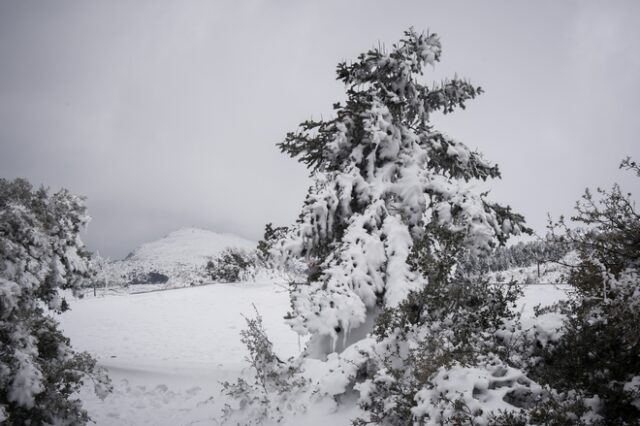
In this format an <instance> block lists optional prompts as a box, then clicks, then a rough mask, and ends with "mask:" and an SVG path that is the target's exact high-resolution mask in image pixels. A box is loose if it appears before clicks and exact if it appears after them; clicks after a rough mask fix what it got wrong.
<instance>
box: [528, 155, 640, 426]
mask: <svg viewBox="0 0 640 426" xmlns="http://www.w3.org/2000/svg"><path fill="white" fill-rule="evenodd" d="M621 167H625V168H627V169H630V170H631V171H633V172H635V173H637V174H638V176H640V169H638V166H637V164H636V163H634V162H632V161H631V160H629V159H627V160H625V161H623V163H622V165H621ZM598 194H599V195H600V197H599V199H595V198H594V196H593V195H592V193H591V192H590V191H589V190H587V191H586V192H585V194H584V195H583V197H582V199H581V200H580V201H578V203H576V212H577V213H576V215H575V216H573V217H572V218H571V220H572V221H573V222H574V223H576V224H577V226H575V227H571V226H569V225H568V224H567V223H566V222H565V220H564V219H562V218H561V219H560V221H559V222H558V223H556V224H554V226H553V227H552V228H553V229H554V231H556V232H559V235H556V238H557V240H558V241H559V242H561V243H567V244H570V245H571V246H572V247H575V248H576V250H577V252H578V256H579V263H578V265H576V266H575V267H574V268H572V270H571V273H570V275H569V282H570V284H572V285H573V286H574V287H575V289H576V290H577V291H576V294H575V296H574V297H573V298H572V299H571V300H570V301H568V302H567V303H563V304H559V305H557V306H556V307H555V309H556V310H558V311H560V312H563V313H564V314H566V316H567V319H566V321H565V324H564V327H563V334H562V338H561V339H560V340H558V341H556V342H552V343H551V344H549V345H546V346H544V347H541V348H539V350H538V351H536V352H535V353H534V358H533V360H534V361H535V362H533V363H532V366H531V367H530V368H531V375H532V377H535V378H537V379H538V380H539V381H540V382H542V383H547V384H549V385H550V386H552V387H554V388H556V389H558V390H561V391H570V390H572V391H575V392H578V393H579V394H580V395H582V396H583V397H584V398H587V397H596V398H597V399H598V400H599V404H598V405H597V407H595V409H594V410H595V411H596V413H597V414H598V415H600V416H601V420H600V423H601V424H606V425H635V424H637V422H638V419H640V215H639V214H638V212H637V211H636V210H635V205H634V203H633V201H632V199H631V195H630V194H625V193H623V192H622V191H621V189H620V187H619V186H618V185H614V187H613V188H612V189H611V190H610V191H605V190H602V189H598Z"/></svg>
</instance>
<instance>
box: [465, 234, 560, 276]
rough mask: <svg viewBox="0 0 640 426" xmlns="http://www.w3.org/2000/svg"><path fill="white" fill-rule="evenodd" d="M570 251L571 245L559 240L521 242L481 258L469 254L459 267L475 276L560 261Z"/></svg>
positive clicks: (498, 249) (500, 248)
mask: <svg viewBox="0 0 640 426" xmlns="http://www.w3.org/2000/svg"><path fill="white" fill-rule="evenodd" d="M569 251H571V245H570V244H568V243H567V242H563V241H558V240H536V241H528V242H519V243H517V244H514V245H512V246H509V247H499V248H497V249H496V250H495V251H494V252H493V253H491V254H490V255H483V256H479V255H472V254H469V253H467V254H465V255H463V256H462V257H461V259H460V263H459V266H458V267H459V268H460V270H462V271H464V272H466V273H471V274H475V275H477V274H486V273H490V272H500V271H507V270H509V269H514V268H526V267H529V266H534V265H538V266H539V265H540V264H543V263H545V262H550V261H558V260H560V259H562V258H563V257H564V256H565V255H566V254H567V253H568V252H569Z"/></svg>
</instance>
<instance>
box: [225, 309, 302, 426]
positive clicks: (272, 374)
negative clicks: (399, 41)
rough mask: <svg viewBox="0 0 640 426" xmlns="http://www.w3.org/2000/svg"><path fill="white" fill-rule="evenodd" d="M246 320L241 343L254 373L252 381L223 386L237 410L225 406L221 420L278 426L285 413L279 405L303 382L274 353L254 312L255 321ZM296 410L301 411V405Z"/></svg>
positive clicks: (260, 321)
mask: <svg viewBox="0 0 640 426" xmlns="http://www.w3.org/2000/svg"><path fill="white" fill-rule="evenodd" d="M254 308H255V306H254ZM245 320H246V321H247V328H246V329H244V330H242V331H241V332H240V336H241V339H240V340H241V341H242V343H244V344H245V345H246V347H247V349H248V352H249V354H248V356H247V361H248V362H249V365H250V366H251V369H252V370H253V371H252V377H253V379H249V381H247V380H245V379H244V378H242V377H241V378H238V379H237V381H236V382H235V383H229V382H224V383H223V384H222V386H223V392H224V393H225V394H226V395H227V396H230V397H232V398H233V399H236V400H237V401H238V404H239V410H238V409H236V408H234V407H231V406H230V405H229V404H227V405H226V406H225V408H224V416H223V420H225V421H227V420H229V419H233V420H235V421H236V422H237V423H238V424H244V425H254V424H263V423H265V422H273V423H278V422H280V421H281V420H282V418H283V414H284V411H283V410H281V409H280V404H281V403H282V402H283V401H284V400H286V398H287V397H289V396H290V395H291V393H292V392H294V391H295V390H297V389H299V388H302V387H303V386H304V385H305V383H304V379H302V378H301V377H300V376H299V374H298V373H299V371H298V370H297V368H296V366H295V364H294V363H285V362H283V361H282V360H280V359H279V358H278V356H277V355H276V354H275V353H274V351H273V343H271V341H270V340H269V338H268V337H267V334H266V332H265V330H264V326H263V324H262V317H261V316H260V313H259V312H258V311H257V309H256V317H255V318H246V317H245ZM296 376H297V377H296ZM299 409H300V410H302V409H303V407H302V405H301V406H300V407H299ZM289 410H293V407H289ZM238 411H241V412H242V419H241V420H240V419H238V418H235V417H234V416H235V415H236V414H237V413H238Z"/></svg>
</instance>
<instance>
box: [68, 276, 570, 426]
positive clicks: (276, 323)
mask: <svg viewBox="0 0 640 426" xmlns="http://www.w3.org/2000/svg"><path fill="white" fill-rule="evenodd" d="M565 290H566V287H561V286H550V285H544V286H543V285H531V286H527V287H526V289H525V297H524V298H523V299H522V301H521V303H520V309H521V310H522V311H523V314H524V316H525V317H526V316H530V315H532V313H533V307H534V306H535V305H536V304H538V303H541V304H543V305H546V304H549V303H552V302H554V301H556V300H558V299H559V298H561V297H564V294H565ZM252 304H255V306H256V307H257V309H258V311H259V312H260V313H261V315H262V316H263V320H264V324H265V327H266V329H267V332H268V334H269V336H270V338H271V339H272V340H273V342H274V346H275V350H276V352H278V354H279V355H280V356H281V357H284V358H287V357H290V356H294V355H296V354H297V353H299V342H298V337H297V335H296V334H295V333H293V332H292V331H291V330H290V329H289V328H288V327H287V326H286V325H285V324H284V322H283V320H282V317H283V315H284V314H285V312H286V311H287V309H288V307H289V300H288V293H287V292H286V290H285V289H283V288H282V287H281V286H278V285H274V284H268V283H257V284H256V283H245V284H217V285H210V286H203V287H190V288H183V289H177V290H168V291H159V292H152V293H145V294H131V295H126V296H124V295H112V296H106V297H98V298H86V299H81V300H74V301H73V302H72V305H71V306H72V310H71V311H69V312H67V313H65V314H63V315H62V316H61V318H60V321H61V324H62V328H63V329H64V332H65V333H66V335H68V336H69V337H70V338H71V341H72V343H73V345H74V346H75V347H76V348H77V349H78V350H86V351H89V352H91V353H92V354H94V355H95V356H96V358H97V359H98V360H99V363H100V364H101V365H102V366H105V367H107V369H108V370H109V374H110V376H111V378H112V380H113V384H114V388H115V389H114V393H113V394H112V395H110V396H109V397H108V398H107V399H106V400H105V401H101V400H99V399H98V398H97V397H96V396H95V395H93V393H92V392H91V389H90V387H89V386H86V387H85V389H83V391H82V393H81V398H82V399H83V401H84V405H85V407H86V408H87V409H88V411H89V413H90V415H91V417H92V418H93V419H94V420H95V421H96V423H97V425H99V426H100V425H144V424H147V425H158V426H161V425H167V426H169V425H171V426H176V425H215V424H218V421H217V420H216V419H217V418H219V416H220V410H221V409H222V407H223V406H224V402H225V401H224V399H223V398H222V396H221V395H220V384H219V382H220V381H224V380H233V379H234V378H235V377H236V376H237V375H238V374H239V372H240V371H241V370H242V368H243V367H245V366H246V364H245V362H244V356H245V353H246V352H245V348H244V346H243V345H242V343H241V342H240V335H239V331H240V330H241V329H242V328H244V326H245V322H244V319H243V318H242V314H245V315H249V316H253V315H254V309H253V306H252ZM326 416H327V413H326V412H324V413H321V414H318V413H315V414H314V413H310V417H309V418H306V419H305V420H304V421H303V420H302V419H299V420H298V421H297V422H296V424H307V425H311V424H323V425H324V424H326V423H327V421H331V422H332V423H333V424H334V425H336V426H338V425H343V424H344V425H348V424H350V422H349V418H350V417H351V415H350V413H335V414H333V415H331V417H332V418H331V419H330V418H327V417H326ZM312 417H315V418H316V419H315V421H314V420H313V419H312ZM319 417H324V418H322V419H320V418H319ZM300 421H303V423H300Z"/></svg>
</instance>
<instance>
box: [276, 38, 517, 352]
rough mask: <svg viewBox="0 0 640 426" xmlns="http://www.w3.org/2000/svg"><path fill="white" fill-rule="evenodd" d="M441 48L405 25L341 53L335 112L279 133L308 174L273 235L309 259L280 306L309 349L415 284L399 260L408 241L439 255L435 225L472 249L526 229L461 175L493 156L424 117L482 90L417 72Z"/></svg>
mask: <svg viewBox="0 0 640 426" xmlns="http://www.w3.org/2000/svg"><path fill="white" fill-rule="evenodd" d="M440 55H441V45H440V41H439V39H438V37H437V35H436V34H429V33H427V34H424V33H423V34H419V33H417V32H416V31H414V30H413V29H410V30H408V31H407V32H405V37H404V38H403V39H401V40H400V42H399V43H398V44H395V45H393V46H392V48H391V49H390V50H389V51H386V50H385V49H384V48H375V49H372V50H369V51H368V52H366V53H363V54H361V55H360V56H359V57H358V59H357V60H356V61H355V62H353V63H350V64H348V63H340V64H339V65H338V68H337V75H338V79H339V80H341V81H342V82H343V83H344V84H345V86H346V94H347V100H346V102H345V103H344V104H342V103H337V104H335V105H334V109H335V118H333V119H331V120H328V121H305V122H303V123H302V124H301V125H300V129H299V130H298V131H296V132H292V133H289V134H288V135H287V137H286V139H285V140H284V142H282V143H280V144H279V148H280V149H281V151H282V152H284V153H286V154H288V155H290V156H291V157H296V158H298V159H299V161H301V162H303V163H304V164H306V165H307V166H308V167H309V168H310V170H311V177H312V179H313V184H312V186H311V188H310V189H309V192H308V195H307V197H306V200H305V202H304V206H303V208H302V212H301V214H300V216H299V219H298V221H297V223H296V224H295V225H294V226H292V227H291V228H290V232H289V233H288V234H287V236H286V237H285V238H284V239H283V240H282V241H281V242H280V246H279V249H280V250H281V252H283V253H284V254H285V257H286V256H289V257H291V256H293V257H299V258H304V259H305V260H306V262H307V264H308V265H309V270H308V279H307V282H304V283H297V284H294V285H293V288H292V289H291V304H292V310H291V312H290V315H289V322H290V324H291V325H292V326H293V328H294V329H295V330H296V331H298V332H300V333H311V336H312V337H311V340H310V342H309V345H308V347H307V355H308V356H312V357H318V358H324V357H326V355H327V354H329V353H331V352H335V351H337V352H340V351H341V350H342V349H343V348H345V347H346V346H348V345H349V344H351V343H353V342H354V341H357V340H359V339H361V338H363V337H365V336H366V334H367V332H369V331H371V330H372V327H373V323H374V320H375V317H376V316H377V315H378V313H379V312H380V311H381V310H383V309H386V308H393V307H395V306H398V305H399V304H400V302H402V301H403V299H405V298H406V297H407V295H408V294H409V293H410V292H412V291H418V290H420V289H421V288H423V287H424V286H425V284H426V283H427V282H428V280H429V277H428V275H429V274H424V273H421V272H423V271H421V268H416V267H415V266H416V265H414V267H412V266H411V265H410V264H409V263H408V262H407V260H408V259H409V258H410V255H411V254H412V253H414V257H415V254H416V253H415V252H416V251H420V252H421V257H422V258H424V255H425V254H428V256H431V257H435V258H437V257H439V256H441V255H442V253H444V252H445V251H446V245H447V241H445V239H443V238H440V236H442V235H445V234H446V235H447V239H450V238H455V239H456V240H457V245H456V246H457V247H461V248H462V249H463V250H464V251H467V252H472V253H477V252H482V251H488V250H490V249H492V248H493V247H494V246H495V245H496V244H499V243H504V242H505V241H506V240H507V238H508V237H509V236H510V235H514V234H518V233H520V232H522V231H523V230H527V228H525V227H524V226H523V222H524V220H523V217H522V216H520V215H518V214H515V213H513V212H512V211H511V210H510V208H509V207H503V206H500V205H498V204H494V203H492V202H489V201H487V200H486V198H485V194H478V193H476V192H474V190H473V189H472V187H471V183H472V182H473V181H478V180H486V179H488V178H498V177H499V176H500V173H499V171H498V167H497V166H495V165H492V164H490V163H489V162H487V161H486V160H484V159H483V158H482V156H481V155H480V154H479V153H477V152H474V151H472V150H470V149H469V148H468V147H467V146H466V145H464V144H463V143H461V142H458V141H456V140H454V139H452V138H450V137H449V136H447V135H445V134H444V133H442V132H439V131H438V130H436V129H434V128H433V127H432V126H431V125H430V123H429V117H430V115H431V114H432V113H435V112H442V113H445V114H447V113H450V112H453V111H454V109H456V108H457V107H460V108H464V107H465V102H467V101H468V100H470V99H473V98H475V97H476V96H477V95H478V94H480V93H481V92H482V90H481V88H479V87H475V86H473V85H472V84H471V83H469V82H467V81H465V80H462V79H459V78H453V79H450V80H445V81H442V82H440V83H434V84H433V85H427V84H426V83H424V82H423V81H422V80H423V77H422V75H423V69H424V67H425V66H427V65H434V64H435V63H436V62H438V61H439V60H440ZM454 254H455V253H454ZM419 257H420V256H419Z"/></svg>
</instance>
